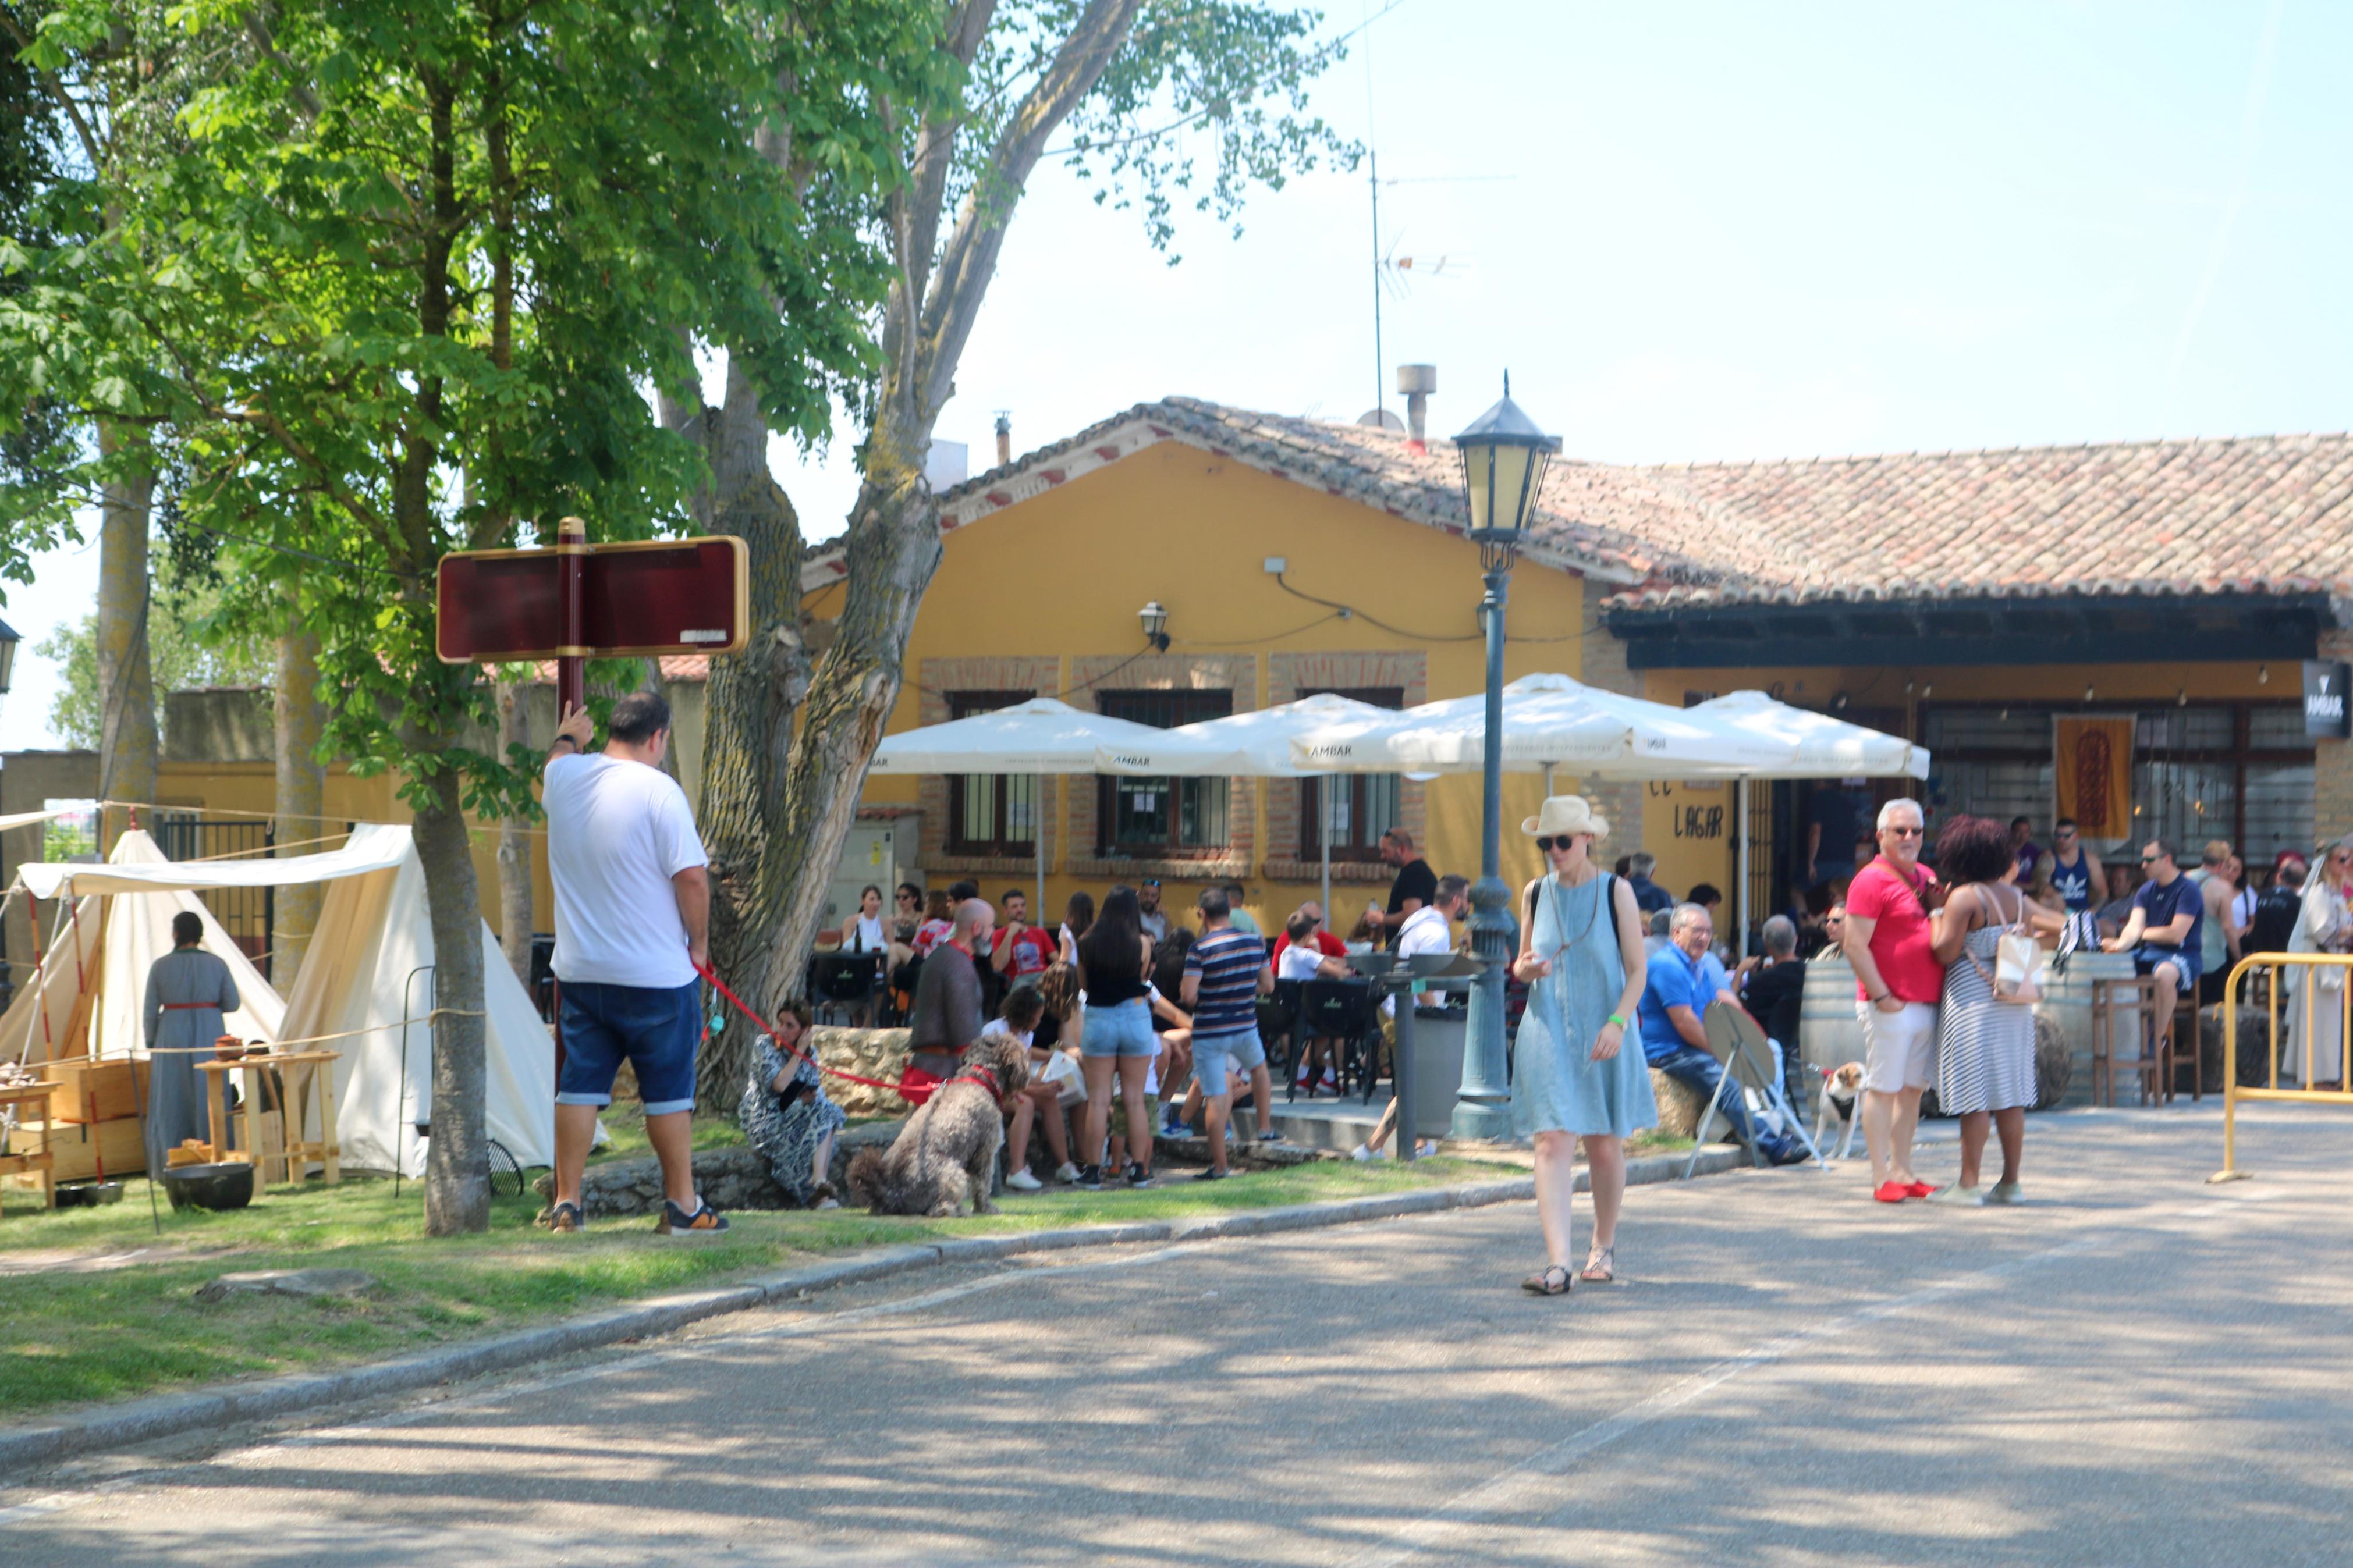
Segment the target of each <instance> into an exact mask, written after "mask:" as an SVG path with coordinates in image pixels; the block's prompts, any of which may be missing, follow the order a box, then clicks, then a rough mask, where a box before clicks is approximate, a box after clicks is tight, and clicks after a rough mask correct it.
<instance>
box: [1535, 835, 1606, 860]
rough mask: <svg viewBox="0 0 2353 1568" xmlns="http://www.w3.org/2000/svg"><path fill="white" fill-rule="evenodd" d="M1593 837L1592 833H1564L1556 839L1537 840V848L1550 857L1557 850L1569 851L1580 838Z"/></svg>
mask: <svg viewBox="0 0 2353 1568" xmlns="http://www.w3.org/2000/svg"><path fill="white" fill-rule="evenodd" d="M1590 837H1593V835H1591V834H1590V833H1564V834H1562V835H1560V836H1559V837H1556V838H1539V839H1537V840H1536V847H1537V848H1538V849H1539V850H1542V851H1543V852H1544V853H1545V854H1546V855H1549V854H1551V853H1552V852H1553V851H1554V850H1555V849H1567V848H1571V847H1574V846H1575V845H1576V843H1577V840H1578V839H1580V838H1590Z"/></svg>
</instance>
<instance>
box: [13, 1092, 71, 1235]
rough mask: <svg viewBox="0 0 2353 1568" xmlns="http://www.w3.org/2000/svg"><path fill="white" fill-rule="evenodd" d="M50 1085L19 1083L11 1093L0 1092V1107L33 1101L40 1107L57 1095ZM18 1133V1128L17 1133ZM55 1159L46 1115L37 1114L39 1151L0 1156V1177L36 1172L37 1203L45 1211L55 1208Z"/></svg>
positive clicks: (56, 1179) (56, 1181) (45, 1112)
mask: <svg viewBox="0 0 2353 1568" xmlns="http://www.w3.org/2000/svg"><path fill="white" fill-rule="evenodd" d="M57 1088H58V1086H57V1085H56V1084H54V1083H20V1084H18V1085H17V1086H16V1088H14V1089H0V1106H7V1105H28V1104H31V1103H32V1102H33V1101H35V1100H38V1101H40V1102H41V1103H42V1104H43V1105H44V1106H46V1105H47V1103H48V1099H49V1096H50V1095H52V1094H54V1093H56V1092H57ZM17 1131H19V1133H21V1132H22V1131H23V1129H22V1128H19V1129H18V1130H17ZM57 1165H58V1157H57V1156H56V1155H55V1154H52V1153H50V1152H49V1113H48V1112H47V1110H43V1111H42V1112H41V1148H40V1152H38V1153H37V1154H0V1176H14V1175H18V1174H21V1173H26V1172H28V1171H37V1172H38V1173H40V1177H41V1201H42V1203H43V1204H44V1205H47V1207H50V1208H55V1207H57V1206H58V1178H57Z"/></svg>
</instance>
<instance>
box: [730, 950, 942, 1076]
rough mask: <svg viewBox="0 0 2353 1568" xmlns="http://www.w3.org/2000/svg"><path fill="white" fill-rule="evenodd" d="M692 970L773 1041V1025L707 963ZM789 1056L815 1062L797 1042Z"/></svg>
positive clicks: (821, 1065)
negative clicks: (729, 986) (728, 985)
mask: <svg viewBox="0 0 2353 1568" xmlns="http://www.w3.org/2000/svg"><path fill="white" fill-rule="evenodd" d="M694 968H695V973H698V974H700V975H702V978H703V979H705V980H707V981H709V982H710V983H711V988H712V990H714V991H716V992H718V993H719V994H721V995H722V996H724V997H726V998H727V1000H728V1001H730V1002H732V1003H733V1004H734V1005H735V1011H737V1012H738V1013H741V1014H743V1015H744V1016H745V1017H746V1018H749V1019H750V1020H751V1021H752V1022H753V1023H754V1024H756V1025H758V1026H759V1027H760V1029H761V1031H762V1032H763V1033H764V1034H765V1035H766V1036H767V1037H769V1038H770V1039H772V1040H773V1039H775V1038H776V1026H775V1025H774V1024H771V1023H769V1022H768V1021H767V1020H766V1019H765V1018H763V1017H762V1016H760V1015H758V1014H757V1013H754V1011H752V1008H751V1005H750V1004H748V1003H746V1002H745V1001H744V998H742V997H741V996H738V995H736V994H735V993H734V992H733V991H730V990H729V989H728V988H727V982H725V981H724V980H722V979H720V978H719V974H718V972H717V971H715V970H713V969H712V967H711V966H710V965H709V964H707V963H698V964H696V965H695V966H694ZM790 1055H791V1058H792V1059H793V1061H794V1062H795V1063H796V1064H798V1063H800V1062H812V1061H815V1058H812V1057H810V1056H809V1055H808V1053H807V1052H806V1051H804V1050H802V1049H801V1048H800V1046H799V1044H798V1043H797V1042H796V1043H795V1044H794V1045H793V1046H792V1047H791V1049H790ZM815 1065H816V1067H817V1070H818V1071H819V1072H822V1073H830V1074H832V1075H833V1076H834V1077H835V1078H839V1079H848V1080H849V1081H850V1082H851V1083H862V1084H864V1085H865V1086H866V1087H867V1088H869V1089H889V1090H891V1091H892V1093H893V1094H903V1093H905V1092H906V1090H905V1089H904V1087H903V1086H902V1085H900V1084H895V1083H885V1082H883V1081H882V1080H881V1079H879V1078H860V1077H859V1076H858V1075H857V1074H856V1073H854V1072H844V1071H842V1070H841V1069H840V1068H829V1067H828V1066H826V1065H825V1064H824V1063H823V1062H815Z"/></svg>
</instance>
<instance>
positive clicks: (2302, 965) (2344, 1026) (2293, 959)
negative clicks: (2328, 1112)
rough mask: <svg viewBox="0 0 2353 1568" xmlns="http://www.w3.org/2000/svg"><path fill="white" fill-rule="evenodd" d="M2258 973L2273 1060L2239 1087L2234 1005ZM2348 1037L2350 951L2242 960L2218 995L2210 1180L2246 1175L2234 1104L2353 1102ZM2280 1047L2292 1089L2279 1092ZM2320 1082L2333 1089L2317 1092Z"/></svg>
mask: <svg viewBox="0 0 2353 1568" xmlns="http://www.w3.org/2000/svg"><path fill="white" fill-rule="evenodd" d="M2257 974H2260V975H2263V976H2264V977H2266V978H2267V979H2268V981H2269V984H2268V986H2267V987H2266V993H2267V994H2266V996H2265V1001H2266V1003H2267V1005H2268V1009H2269V1013H2270V1024H2271V1029H2270V1031H2269V1039H2268V1041H2267V1043H2266V1049H2267V1051H2268V1054H2269V1057H2270V1061H2269V1066H2268V1069H2267V1070H2266V1071H2265V1072H2264V1074H2263V1081H2262V1082H2261V1083H2259V1084H2253V1085H2249V1086H2247V1087H2245V1088H2241V1087H2240V1084H2239V1002H2240V999H2241V998H2242V997H2244V996H2245V995H2247V994H2248V991H2247V987H2246V982H2247V980H2248V978H2249V977H2250V976H2252V975H2257ZM2283 1015H2284V1022H2285V1023H2286V1025H2287V1027H2286V1028H2285V1029H2283V1028H2282V1023H2283ZM2348 1037H2353V954H2346V953H2341V952H2257V953H2250V954H2249V955H2247V956H2246V957H2245V958H2242V959H2241V960H2240V961H2239V963H2238V964H2237V966H2236V967H2235V968H2233V969H2232V971H2231V978H2230V980H2229V981H2228V983H2227V984H2225V985H2224V987H2223V992H2222V1168H2221V1170H2219V1171H2217V1172H2215V1173H2213V1174H2212V1175H2211V1176H2209V1177H2207V1178H2206V1179H2207V1180H2208V1181H2210V1182H2232V1181H2240V1180H2243V1179H2244V1178H2245V1176H2246V1173H2245V1172H2244V1171H2242V1170H2240V1169H2239V1165H2238V1153H2239V1136H2238V1134H2239V1118H2238V1112H2239V1101H2241V1100H2281V1101H2284V1102H2286V1103H2289V1104H2296V1103H2302V1104H2306V1105H2339V1106H2343V1105H2353V1064H2348V1061H2347V1059H2346V1045H2347V1041H2348ZM2283 1046H2284V1047H2286V1051H2285V1054H2286V1056H2287V1057H2288V1058H2289V1059H2288V1068H2289V1077H2290V1078H2292V1079H2294V1081H2295V1088H2293V1089H2282V1088H2281V1087H2280V1067H2281V1061H2280V1058H2281V1056H2282V1055H2283V1051H2282V1047H2283ZM2320 1084H2330V1085H2332V1086H2333V1087H2330V1088H2327V1089H2323V1088H2319V1087H2316V1086H2318V1085H2320Z"/></svg>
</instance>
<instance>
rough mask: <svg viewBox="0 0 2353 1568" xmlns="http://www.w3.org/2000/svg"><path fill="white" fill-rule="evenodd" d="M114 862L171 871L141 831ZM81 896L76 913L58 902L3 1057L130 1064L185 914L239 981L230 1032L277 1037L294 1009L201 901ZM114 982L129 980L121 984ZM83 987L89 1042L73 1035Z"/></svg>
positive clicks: (3, 1025) (4, 1030)
mask: <svg viewBox="0 0 2353 1568" xmlns="http://www.w3.org/2000/svg"><path fill="white" fill-rule="evenodd" d="M109 863H110V864H111V865H113V866H169V865H170V864H171V862H170V861H168V860H166V859H164V852H163V851H162V850H161V849H159V848H157V847H155V841H154V839H153V838H151V837H148V836H147V834H146V833H144V832H143V831H142V830H140V829H138V828H132V830H131V831H130V832H128V833H125V834H124V835H123V836H122V837H121V838H119V839H117V840H116V841H115V845H114V853H113V854H112V856H111V857H110V860H109ZM57 869H61V870H62V869H67V868H64V867H59V868H57ZM79 869H83V870H94V869H95V868H92V867H80V868H79ZM46 870H47V868H44V871H45V872H46ZM73 898H74V901H75V905H76V907H74V908H71V909H69V908H67V907H66V905H65V904H63V903H62V902H61V903H59V904H58V909H57V913H56V916H55V917H53V918H54V920H55V921H57V922H58V925H59V928H60V929H58V931H57V932H56V935H55V938H54V940H52V941H51V942H50V943H49V945H48V949H47V952H45V953H44V954H43V956H42V959H41V963H40V966H39V968H38V969H37V971H36V973H35V976H34V978H33V980H32V982H31V983H30V984H26V986H25V987H24V988H23V989H22V990H20V991H19V992H18V993H17V994H16V1000H15V1001H14V1002H12V1003H11V1004H10V1005H9V1007H8V1011H7V1013H6V1015H5V1016H0V1057H5V1058H6V1059H8V1060H10V1061H19V1062H22V1061H36V1062H38V1061H47V1060H51V1059H53V1058H58V1057H65V1056H80V1055H82V1054H83V1052H84V1051H85V1049H86V1050H87V1051H88V1052H89V1054H90V1055H92V1056H97V1057H124V1056H129V1055H130V1054H131V1053H132V1050H133V1049H134V1048H136V1047H142V1046H143V1045H144V1044H145V1043H146V1042H145V1039H144V1037H143V1033H142V1031H143V1019H142V1013H141V1009H142V1006H143V1005H145V998H146V987H147V971H148V970H149V969H151V968H153V966H154V963H155V961H156V960H157V959H159V958H161V957H163V956H164V954H165V953H167V952H171V951H172V917H173V916H174V915H176V914H179V913H181V912H183V911H185V912H187V913H190V914H193V915H195V917H196V918H197V919H198V920H199V921H203V922H204V927H205V938H204V949H205V951H206V952H209V953H211V954H212V955H213V956H214V957H216V958H217V959H219V960H220V961H221V962H222V963H226V964H227V965H228V972H229V978H230V979H231V980H232V981H233V982H235V983H236V985H237V1003H238V1005H237V1011H235V1012H233V1013H231V1014H229V1015H228V1017H227V1020H226V1023H227V1027H228V1028H229V1030H230V1031H231V1032H233V1033H235V1034H237V1035H239V1036H242V1037H245V1038H247V1039H276V1038H278V1037H279V1034H280V1024H281V1022H282V1021H283V1017H284V1015H285V1012H286V1004H285V1003H284V1002H283V1001H282V1000H280V997H279V994H278V993H277V992H276V991H273V990H272V989H270V985H269V981H267V980H264V979H263V978H262V977H261V972H260V971H259V970H258V969H256V968H254V967H253V964H252V963H251V961H250V960H248V958H247V957H246V956H245V953H244V952H243V951H242V950H240V949H239V948H238V947H237V943H236V942H234V941H233V940H231V938H230V937H229V934H228V932H227V931H223V930H222V929H221V925H220V922H219V921H216V920H215V919H213V916H212V911H211V910H207V909H206V908H205V905H204V900H201V899H199V898H197V897H196V896H195V894H194V893H191V892H187V891H185V890H181V889H173V890H169V891H164V892H155V893H146V894H142V895H141V896H139V897H136V898H116V899H108V898H106V897H103V896H101V895H100V894H97V893H88V892H81V891H79V889H77V890H76V892H75V893H74V894H73ZM113 976H121V977H123V980H122V982H121V983H119V984H118V983H115V982H114V981H113V980H112V979H111V977H113ZM85 990H87V991H89V992H90V993H91V1005H90V1015H89V1018H88V1022H87V1037H86V1038H85V1037H79V1036H77V1037H72V1038H69V1031H70V1030H71V1029H72V1028H73V1025H74V1019H75V1013H76V1009H77V1008H78V1007H79V1005H80V1004H81V999H82V994H83V992H84V991H85Z"/></svg>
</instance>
